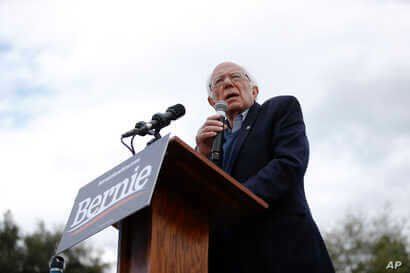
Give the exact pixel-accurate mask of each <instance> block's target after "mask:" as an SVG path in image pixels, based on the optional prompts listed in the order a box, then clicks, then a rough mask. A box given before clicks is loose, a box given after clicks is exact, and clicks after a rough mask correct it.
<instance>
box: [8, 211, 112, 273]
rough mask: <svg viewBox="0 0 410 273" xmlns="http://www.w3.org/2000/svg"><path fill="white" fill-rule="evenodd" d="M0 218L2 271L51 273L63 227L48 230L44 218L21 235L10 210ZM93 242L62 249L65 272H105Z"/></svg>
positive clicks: (106, 265)
mask: <svg viewBox="0 0 410 273" xmlns="http://www.w3.org/2000/svg"><path fill="white" fill-rule="evenodd" d="M3 218H4V219H3V221H0V272H7V273H48V272H49V268H48V262H49V260H50V258H51V256H53V255H54V253H55V252H54V251H55V248H56V246H57V244H58V242H59V240H60V238H61V234H62V232H61V230H57V231H53V232H51V231H48V230H46V228H45V225H44V223H43V222H40V223H39V224H38V226H37V229H36V230H35V231H34V232H33V233H31V234H27V235H22V234H21V233H20V230H19V228H18V226H17V225H16V224H15V223H14V221H13V218H12V216H11V212H10V211H8V212H6V213H5V214H4V217H3ZM99 254H101V253H98V252H96V251H94V250H93V249H92V248H91V247H90V246H87V245H84V244H82V245H80V246H77V247H74V248H72V249H70V250H67V251H65V252H64V253H63V255H62V256H63V257H64V258H65V260H66V264H67V268H66V270H65V273H103V272H104V271H106V269H108V268H109V266H108V264H106V263H103V262H102V261H101V259H100V258H99V257H98V256H99Z"/></svg>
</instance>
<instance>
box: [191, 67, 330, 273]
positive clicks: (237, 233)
mask: <svg viewBox="0 0 410 273" xmlns="http://www.w3.org/2000/svg"><path fill="white" fill-rule="evenodd" d="M258 93H259V89H258V87H257V85H256V83H255V82H254V80H253V79H252V77H251V76H250V75H249V73H247V72H246V71H245V69H243V68H242V67H241V66H239V65H237V64H234V63H230V62H226V63H221V64H219V65H218V66H216V67H215V69H214V70H213V72H212V74H211V78H210V82H209V97H208V101H209V103H210V104H211V105H212V106H213V105H214V104H215V103H216V102H217V101H219V100H224V101H225V102H226V103H227V105H228V110H227V112H226V114H227V120H228V123H229V125H228V127H227V128H226V127H225V128H224V126H223V124H222V123H221V122H220V121H218V118H219V116H218V115H213V116H210V117H209V118H208V119H207V120H206V121H205V123H204V124H203V126H202V127H201V128H200V129H199V130H198V134H197V136H196V143H197V150H198V151H199V152H200V153H202V154H204V155H205V156H209V154H210V150H211V146H212V140H213V138H214V137H215V135H216V134H217V133H218V132H220V131H222V130H225V142H224V145H223V164H222V166H221V167H222V168H223V169H224V170H225V171H226V172H228V173H230V174H231V175H232V176H233V177H234V178H236V179H237V180H238V181H239V182H240V183H242V184H243V185H244V186H246V187H247V188H248V189H250V190H251V191H252V192H253V193H255V194H256V195H258V196H259V197H261V198H263V199H264V200H265V201H267V202H268V203H269V209H268V210H266V211H265V212H263V213H258V214H255V215H252V216H250V217H247V218H245V219H241V221H240V222H238V223H235V224H232V223H231V224H229V225H223V224H218V225H216V226H215V227H212V229H211V234H210V246H209V272H212V273H259V272H269V273H279V272H280V273H286V272H295V273H302V272H303V273H306V272H311V273H319V272H323V273H328V272H329V273H330V272H334V269H333V265H332V262H331V260H330V258H329V255H328V252H327V250H326V247H325V244H324V242H323V239H322V237H321V235H320V232H319V230H318V228H317V226H316V224H315V222H314V220H313V218H312V215H311V212H310V209H309V206H308V204H307V201H306V197H305V191H304V174H305V171H306V168H307V164H308V158H309V145H308V140H307V137H306V134H305V124H304V122H303V116H302V111H301V108H300V105H299V102H298V101H297V99H296V98H295V97H292V96H279V97H274V98H271V99H269V100H267V101H266V102H265V103H263V104H262V105H259V104H258V103H256V102H255V99H256V97H257V95H258Z"/></svg>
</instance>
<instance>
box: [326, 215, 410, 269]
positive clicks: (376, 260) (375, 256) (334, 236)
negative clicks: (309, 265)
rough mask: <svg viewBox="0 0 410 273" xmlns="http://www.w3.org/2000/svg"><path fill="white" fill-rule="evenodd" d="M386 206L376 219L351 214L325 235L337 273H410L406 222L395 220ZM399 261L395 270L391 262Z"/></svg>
mask: <svg viewBox="0 0 410 273" xmlns="http://www.w3.org/2000/svg"><path fill="white" fill-rule="evenodd" d="M391 215H392V214H391V210H390V209H389V208H388V207H387V208H386V209H385V210H384V211H382V212H380V214H379V215H378V216H376V217H373V218H371V219H368V218H367V217H365V216H363V215H361V214H354V215H353V214H349V215H347V216H346V217H345V218H344V219H343V220H342V221H341V222H340V223H339V225H338V227H337V228H335V229H333V230H332V231H330V232H328V233H327V234H326V235H325V241H326V245H327V247H328V250H329V253H330V256H331V258H332V261H333V263H334V266H335V269H336V272H338V273H382V272H383V273H386V272H389V271H392V272H398V273H400V272H406V273H407V272H410V243H409V238H408V232H406V230H405V229H406V227H407V221H406V219H400V220H397V219H394V218H393V217H392V216H391ZM391 261H392V262H393V263H394V262H396V261H400V262H401V263H402V266H401V267H399V268H398V269H396V270H393V269H390V268H387V266H388V264H389V262H391Z"/></svg>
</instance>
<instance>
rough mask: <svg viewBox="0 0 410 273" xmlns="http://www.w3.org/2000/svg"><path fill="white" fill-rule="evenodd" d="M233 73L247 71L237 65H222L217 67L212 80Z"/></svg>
mask: <svg viewBox="0 0 410 273" xmlns="http://www.w3.org/2000/svg"><path fill="white" fill-rule="evenodd" d="M232 72H242V73H246V71H245V70H244V69H243V68H242V67H241V66H239V65H237V64H235V63H222V64H219V65H217V66H216V67H215V68H214V70H213V71H212V74H211V80H213V79H216V78H217V77H219V76H222V75H225V74H228V73H232Z"/></svg>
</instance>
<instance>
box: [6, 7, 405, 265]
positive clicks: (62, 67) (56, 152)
mask: <svg viewBox="0 0 410 273" xmlns="http://www.w3.org/2000/svg"><path fill="white" fill-rule="evenodd" d="M285 2H286V3H285ZM288 2H289V1H278V2H274V1H263V0H253V1H241V0H238V1H202V2H198V1H151V2H149V1H73V0H70V1H68V0H66V1H55V0H53V1H21V0H1V1H0V153H1V154H0V163H1V166H2V167H1V172H0V183H1V195H0V212H1V213H3V212H4V211H6V210H7V209H10V210H11V211H12V213H13V215H14V217H15V220H16V221H17V222H18V223H19V224H20V225H22V227H23V229H24V230H25V231H31V230H33V228H34V227H35V225H36V222H37V221H38V220H39V219H43V220H45V221H46V224H47V226H49V227H53V226H55V225H59V224H60V225H62V224H64V223H65V222H66V220H67V218H68V216H69V213H70V210H71V206H72V204H73V201H74V198H75V196H76V194H77V191H78V189H79V188H80V187H81V186H83V185H85V184H86V183H88V182H89V181H91V180H92V179H94V178H96V177H97V176H99V175H100V174H102V173H103V172H105V171H106V170H108V169H110V168H111V167H113V166H114V165H116V164H118V163H119V162H121V161H123V160H125V159H126V158H128V157H129V152H128V151H127V150H126V149H125V148H124V147H123V146H122V145H121V144H120V141H119V136H120V134H121V133H123V132H124V131H126V130H128V129H130V128H131V127H132V126H133V124H134V122H135V121H138V120H147V119H149V118H150V117H151V115H152V114H153V113H155V112H162V111H164V110H165V109H166V108H167V107H168V106H170V105H173V104H175V103H182V104H184V105H185V107H186V111H187V112H186V115H185V116H184V117H183V118H182V119H180V120H178V121H177V122H174V123H173V124H172V125H171V126H170V127H169V128H167V129H166V130H164V131H165V132H172V133H173V134H174V135H178V136H180V137H181V138H182V139H183V140H184V141H186V142H187V143H189V144H190V145H194V137H195V134H196V131H197V128H198V127H199V126H200V125H201V124H202V122H203V121H204V120H205V118H206V117H207V116H208V115H209V114H210V113H212V109H211V108H210V106H209V105H207V101H206V90H205V82H206V79H207V77H208V75H209V74H210V72H211V70H212V69H213V67H214V66H215V65H216V64H218V63H219V62H222V61H225V60H230V61H234V62H237V63H239V64H242V65H243V66H245V68H247V69H248V71H249V72H250V73H251V74H253V76H254V77H255V78H256V80H257V82H258V84H259V89H260V95H259V98H258V101H259V102H260V103H262V102H263V101H264V100H266V99H268V98H270V97H273V96H277V95H284V94H289V95H294V96H296V97H297V98H298V99H299V101H300V103H301V105H302V109H303V112H304V117H305V123H306V127H307V134H308V138H309V141H310V145H311V147H310V148H311V157H310V162H309V167H308V171H307V174H306V180H305V188H306V192H307V197H308V201H309V204H310V206H311V209H312V212H313V216H314V218H315V220H316V221H317V223H318V225H319V227H320V228H321V230H322V231H326V230H328V229H330V228H331V227H332V226H334V225H335V224H336V223H337V220H338V219H340V218H341V217H342V216H343V215H344V214H345V213H346V212H347V211H349V210H350V211H355V210H361V211H363V212H365V213H370V214H376V213H377V212H378V211H380V209H381V208H382V207H383V206H384V204H385V203H386V202H390V203H391V206H392V208H393V211H394V213H395V214H397V215H398V216H400V215H401V216H405V215H409V212H410V201H409V194H410V183H409V177H410V148H409V147H410V110H409V106H408V105H409V103H410V50H409V49H410V35H409V33H410V16H409V14H410V2H409V1H382V0H380V1H340V2H339V4H336V3H335V2H333V1H332V3H331V4H332V5H331V6H330V5H329V3H330V1H323V2H322V1H313V2H312V1H300V2H299V1H294V2H292V3H288ZM146 141H147V140H146V139H144V140H143V141H137V142H136V144H137V145H136V146H137V147H138V149H141V148H143V147H144V143H145V142H146ZM95 238H97V239H95ZM95 238H94V242H95V243H97V244H99V245H100V246H103V247H104V248H105V250H106V254H105V258H106V259H107V260H108V261H114V260H115V258H116V256H115V255H116V252H115V251H116V249H115V246H116V240H117V238H116V232H115V231H114V230H113V229H111V228H110V229H109V230H108V231H105V232H102V233H100V234H98V235H97V236H96V237H95Z"/></svg>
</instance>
